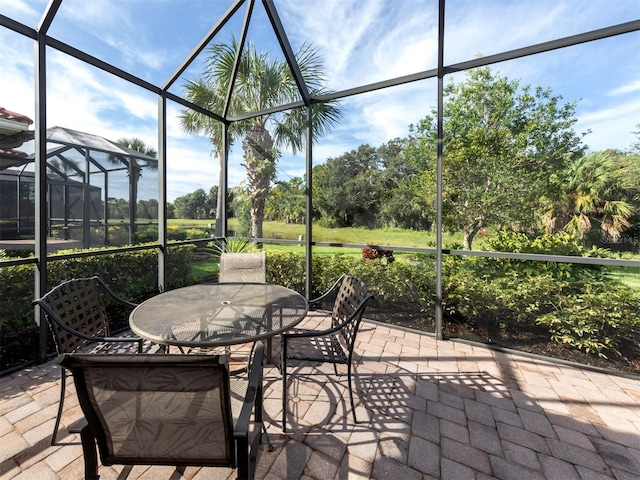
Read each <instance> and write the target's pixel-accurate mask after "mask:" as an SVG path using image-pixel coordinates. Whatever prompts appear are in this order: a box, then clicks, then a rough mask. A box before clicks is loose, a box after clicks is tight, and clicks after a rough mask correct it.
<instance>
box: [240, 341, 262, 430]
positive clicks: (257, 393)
mask: <svg viewBox="0 0 640 480" xmlns="http://www.w3.org/2000/svg"><path fill="white" fill-rule="evenodd" d="M263 358H264V344H263V343H262V342H259V343H258V346H257V347H256V349H255V352H254V354H253V360H252V362H251V366H250V367H249V374H248V375H249V384H248V385H247V393H246V394H245V398H244V404H243V405H242V410H241V411H240V415H239V416H238V421H237V422H236V425H235V429H234V431H233V436H234V437H235V438H238V437H246V436H247V433H248V431H249V421H250V419H251V412H252V411H253V409H254V406H255V405H257V406H258V408H262V398H261V397H262V360H263ZM259 418H262V416H261V415H260V416H259Z"/></svg>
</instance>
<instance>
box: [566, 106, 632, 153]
mask: <svg viewBox="0 0 640 480" xmlns="http://www.w3.org/2000/svg"><path fill="white" fill-rule="evenodd" d="M638 124H640V98H635V99H634V100H632V101H628V102H623V103H619V104H617V105H611V106H606V107H604V108H600V109H594V110H591V111H589V112H587V113H585V114H584V115H580V116H579V117H578V123H577V124H576V130H577V131H580V132H582V131H586V130H587V129H591V131H592V133H590V134H589V135H587V137H586V138H585V143H586V144H587V145H589V149H590V150H592V151H596V150H606V149H609V148H618V149H621V150H625V149H627V148H629V147H630V146H631V144H632V143H633V142H634V141H637V137H636V135H635V134H634V133H633V132H635V131H637V125H638Z"/></svg>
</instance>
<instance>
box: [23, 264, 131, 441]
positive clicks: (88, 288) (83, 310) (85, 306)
mask: <svg viewBox="0 0 640 480" xmlns="http://www.w3.org/2000/svg"><path fill="white" fill-rule="evenodd" d="M105 297H110V298H111V299H112V300H113V301H115V302H117V303H118V304H121V305H123V306H125V307H130V308H134V307H135V306H136V304H134V303H131V302H129V301H127V300H124V299H122V298H120V297H118V296H117V295H116V294H115V293H114V292H113V291H112V290H111V289H110V288H109V287H108V286H107V285H106V284H105V283H104V282H103V281H102V280H101V279H100V278H98V277H95V276H94V277H91V278H74V279H72V280H68V281H66V282H63V283H61V284H60V285H58V286H57V287H55V288H53V289H52V290H51V291H49V292H48V293H47V294H45V295H44V296H43V297H41V298H38V299H36V300H34V302H33V304H34V305H39V306H40V308H41V309H42V312H43V314H44V317H45V318H46V320H47V323H48V324H49V328H50V330H51V333H52V334H53V339H54V342H55V345H56V351H57V352H58V354H63V353H74V352H78V351H81V350H82V351H85V350H87V349H91V351H92V352H94V353H95V352H105V351H111V350H116V349H117V348H120V349H121V350H122V349H124V350H126V351H130V350H131V347H136V349H137V352H141V351H142V342H143V339H141V338H138V337H134V336H117V337H113V336H111V335H110V327H109V317H108V315H107V309H106V307H105V302H104V300H105ZM66 379H67V373H66V372H65V371H64V370H62V369H61V383H60V402H59V404H58V415H57V417H56V423H55V425H54V427H53V435H52V436H51V445H54V444H55V442H56V438H57V435H58V428H59V427H60V419H61V417H62V409H63V406H64V397H65V391H66Z"/></svg>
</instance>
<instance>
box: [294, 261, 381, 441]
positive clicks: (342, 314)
mask: <svg viewBox="0 0 640 480" xmlns="http://www.w3.org/2000/svg"><path fill="white" fill-rule="evenodd" d="M371 298H373V296H372V295H371V293H369V290H368V289H367V287H366V285H365V284H364V282H363V281H362V280H360V279H359V278H357V277H355V276H353V275H347V274H343V275H342V276H341V277H340V278H339V279H338V280H337V281H336V282H335V283H334V284H333V286H332V287H331V288H330V289H329V290H328V291H327V292H326V293H324V294H323V295H322V296H320V297H318V298H316V299H314V300H310V301H309V305H311V306H313V305H322V304H323V303H326V301H327V299H333V308H332V311H331V326H330V328H326V329H324V330H303V329H295V330H292V331H289V332H285V333H283V334H282V346H281V371H282V431H283V432H286V430H287V365H288V364H289V361H290V360H310V361H314V362H320V363H332V364H333V367H334V371H335V373H336V375H338V368H337V365H338V364H344V365H346V366H347V381H348V387H349V399H350V401H351V410H352V412H353V421H354V422H356V423H357V422H358V420H357V418H356V410H355V404H354V401H353V388H352V378H351V377H352V363H353V362H352V359H353V347H354V345H355V340H356V335H357V333H358V329H359V327H360V322H361V321H362V315H363V314H364V311H365V307H366V305H367V302H368V301H369V300H370V299H371Z"/></svg>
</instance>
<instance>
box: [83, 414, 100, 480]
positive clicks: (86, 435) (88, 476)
mask: <svg viewBox="0 0 640 480" xmlns="http://www.w3.org/2000/svg"><path fill="white" fill-rule="evenodd" d="M80 440H81V441H82V453H83V456H84V478H85V480H97V479H98V478H100V477H99V475H98V452H97V451H96V441H95V439H94V438H93V433H91V429H90V428H89V426H88V425H87V426H86V427H84V428H83V429H82V430H81V431H80Z"/></svg>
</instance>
